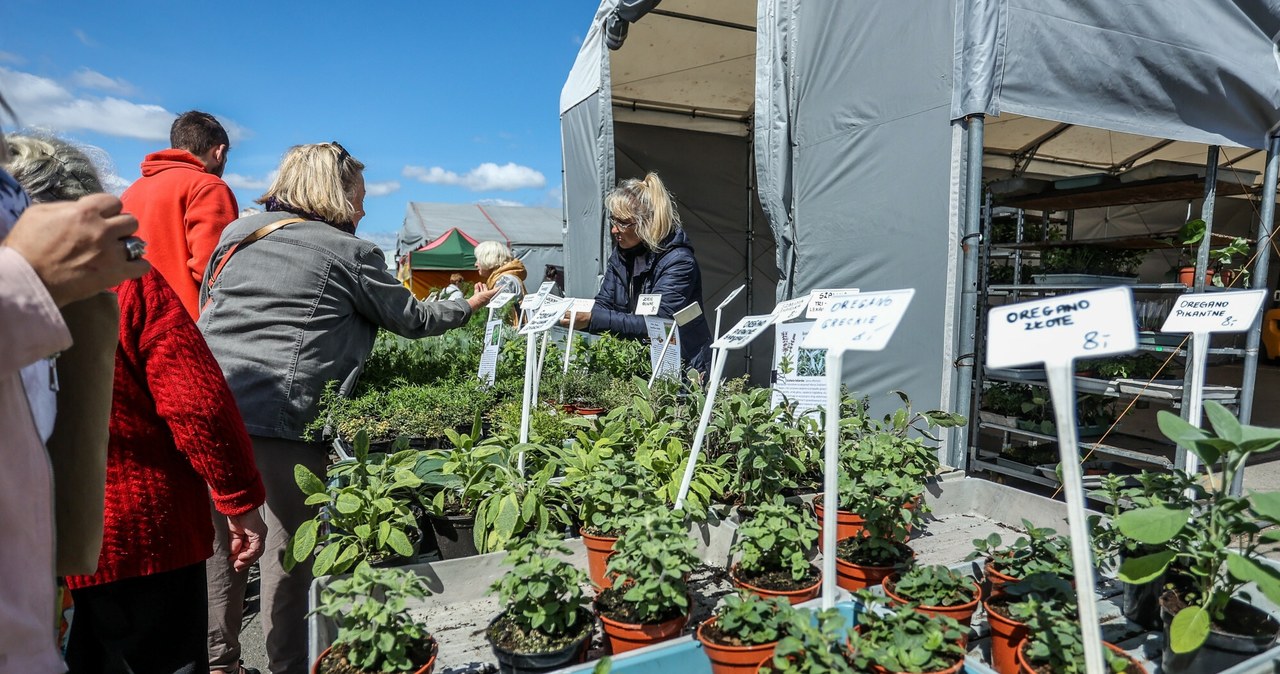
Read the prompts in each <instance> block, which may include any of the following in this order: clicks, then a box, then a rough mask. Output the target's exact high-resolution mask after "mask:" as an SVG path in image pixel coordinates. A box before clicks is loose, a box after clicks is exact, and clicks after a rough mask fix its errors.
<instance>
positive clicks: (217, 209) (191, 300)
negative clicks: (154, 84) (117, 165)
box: [120, 110, 240, 319]
mask: <svg viewBox="0 0 1280 674" xmlns="http://www.w3.org/2000/svg"><path fill="white" fill-rule="evenodd" d="M169 143H170V145H172V147H171V148H169V149H167V150H161V151H160V152H153V153H152V154H149V155H147V158H146V159H144V160H143V162H142V177H141V178H139V179H138V180H137V181H135V182H134V183H133V185H130V186H129V189H127V190H125V191H124V194H123V195H121V196H120V200H121V201H123V202H124V210H125V212H127V213H130V214H132V215H133V216H134V217H136V218H137V219H138V236H139V237H141V238H142V239H143V240H145V241H146V242H147V260H149V261H150V262H151V264H152V266H154V267H155V268H156V269H157V270H159V272H160V275H161V276H163V277H164V280H166V281H168V282H169V285H170V286H171V287H172V288H173V289H174V291H176V292H177V293H178V298H179V299H180V300H182V306H184V307H186V309H187V313H188V314H190V315H191V318H192V319H196V318H199V317H200V306H199V298H200V280H201V278H202V277H203V275H204V267H205V264H206V263H207V262H208V261H209V255H211V254H212V253H213V249H214V247H215V246H217V245H218V238H219V237H221V236H222V230H223V229H224V228H225V227H226V226H227V224H228V223H230V222H231V221H232V220H235V219H236V218H237V217H238V213H239V210H240V209H239V207H238V206H237V205H236V197H235V195H234V194H232V193H231V188H229V187H227V184H226V183H224V182H222V171H223V169H225V168H226V166H227V152H228V151H229V150H230V149H231V141H230V140H229V139H228V137H227V132H226V130H225V129H223V128H222V125H221V124H219V123H218V120H216V119H214V117H213V115H210V114H209V113H207V112H199V111H196V110H192V111H190V112H184V113H182V114H181V115H178V118H177V119H176V120H174V122H173V126H172V127H171V128H170V129H169Z"/></svg>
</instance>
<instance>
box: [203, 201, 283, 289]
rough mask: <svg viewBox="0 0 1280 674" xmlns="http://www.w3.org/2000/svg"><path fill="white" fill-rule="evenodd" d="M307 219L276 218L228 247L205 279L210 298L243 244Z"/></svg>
mask: <svg viewBox="0 0 1280 674" xmlns="http://www.w3.org/2000/svg"><path fill="white" fill-rule="evenodd" d="M306 221H307V219H306V218H285V219H283V220H276V221H275V222H272V223H269V224H266V225H263V226H261V227H259V228H257V229H255V230H253V232H252V233H251V234H249V236H246V237H244V238H243V239H240V240H239V241H237V242H236V243H235V244H234V245H233V246H231V247H230V248H228V249H227V252H225V253H223V254H222V258H221V259H219V260H218V266H216V267H214V268H213V273H212V274H210V275H209V279H208V280H207V281H205V292H206V294H207V295H208V296H209V297H210V298H212V297H213V284H214V282H215V281H217V280H218V275H219V274H221V273H222V268H223V267H225V266H226V265H227V260H230V259H231V256H232V255H234V254H235V252H236V251H237V250H239V249H240V247H241V246H247V245H249V244H251V243H253V242H254V241H257V240H258V239H261V238H262V237H264V236H266V235H268V234H270V233H272V232H274V231H276V230H277V229H280V228H281V227H284V226H285V225H292V224H295V223H298V222H306ZM208 303H209V301H208V300H205V304H208ZM201 310H203V307H201Z"/></svg>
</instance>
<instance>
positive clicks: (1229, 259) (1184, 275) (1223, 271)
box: [1178, 218, 1250, 288]
mask: <svg viewBox="0 0 1280 674" xmlns="http://www.w3.org/2000/svg"><path fill="white" fill-rule="evenodd" d="M1206 229H1207V228H1206V226H1205V222H1204V220H1201V219H1199V218H1197V219H1195V220H1191V221H1189V222H1187V224H1185V225H1183V226H1182V228H1181V229H1179V230H1178V239H1179V240H1180V241H1181V242H1182V245H1183V250H1188V249H1189V250H1195V247H1197V246H1199V244H1200V242H1201V241H1204V236H1205V230H1206ZM1214 236H1216V237H1219V238H1229V239H1230V241H1229V242H1228V243H1227V244H1226V245H1223V246H1218V247H1216V248H1210V249H1209V269H1207V270H1206V271H1205V279H1204V284H1205V285H1206V286H1217V287H1219V288H1221V287H1224V286H1230V285H1233V284H1235V282H1236V279H1240V281H1241V283H1242V284H1248V282H1249V270H1248V268H1247V267H1246V264H1247V262H1248V258H1249V252H1250V243H1249V240H1248V239H1246V238H1244V237H1241V236H1237V237H1222V235H1218V234H1215V235H1214ZM1237 259H1243V260H1244V262H1242V263H1241V264H1240V265H1238V266H1235V267H1232V265H1233V264H1234V263H1235V261H1236V260H1237ZM1178 281H1179V282H1180V283H1182V285H1184V286H1187V287H1188V288H1191V287H1193V286H1195V283H1196V268H1195V265H1194V264H1189V265H1182V266H1181V267H1179V268H1178Z"/></svg>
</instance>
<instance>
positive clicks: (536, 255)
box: [396, 201, 564, 290]
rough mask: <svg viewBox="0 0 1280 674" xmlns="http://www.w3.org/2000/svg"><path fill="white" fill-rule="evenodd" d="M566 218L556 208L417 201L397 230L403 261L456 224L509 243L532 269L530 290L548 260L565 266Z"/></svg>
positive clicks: (466, 230)
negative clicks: (564, 230)
mask: <svg viewBox="0 0 1280 674" xmlns="http://www.w3.org/2000/svg"><path fill="white" fill-rule="evenodd" d="M561 217H562V214H561V212H560V210H559V209H555V208H535V207H531V206H494V205H484V204H441V203H425V202H419V201H411V202H409V205H408V206H407V207H406V208H405V214H404V224H403V225H402V226H401V228H400V231H399V233H397V235H396V260H397V261H398V263H399V264H401V265H403V264H404V263H405V260H406V258H407V256H408V255H409V253H411V252H412V251H414V250H417V249H418V248H421V247H422V246H424V245H426V244H427V243H428V242H430V241H432V240H434V239H436V238H437V237H439V236H440V235H442V234H444V233H446V232H448V231H449V230H450V229H455V228H456V229H458V230H460V231H462V232H464V233H466V234H467V235H468V236H470V237H471V238H473V239H475V240H476V241H478V242H480V241H500V242H502V243H504V244H506V245H507V246H508V247H509V248H511V252H513V253H515V256H516V257H517V258H518V259H519V260H520V261H521V262H523V263H524V266H525V270H526V271H528V273H529V277H528V278H526V279H525V287H526V289H528V290H537V289H538V285H539V284H540V283H542V279H543V275H544V274H545V272H546V267H547V265H555V266H563V265H564V232H563V229H562V220H561Z"/></svg>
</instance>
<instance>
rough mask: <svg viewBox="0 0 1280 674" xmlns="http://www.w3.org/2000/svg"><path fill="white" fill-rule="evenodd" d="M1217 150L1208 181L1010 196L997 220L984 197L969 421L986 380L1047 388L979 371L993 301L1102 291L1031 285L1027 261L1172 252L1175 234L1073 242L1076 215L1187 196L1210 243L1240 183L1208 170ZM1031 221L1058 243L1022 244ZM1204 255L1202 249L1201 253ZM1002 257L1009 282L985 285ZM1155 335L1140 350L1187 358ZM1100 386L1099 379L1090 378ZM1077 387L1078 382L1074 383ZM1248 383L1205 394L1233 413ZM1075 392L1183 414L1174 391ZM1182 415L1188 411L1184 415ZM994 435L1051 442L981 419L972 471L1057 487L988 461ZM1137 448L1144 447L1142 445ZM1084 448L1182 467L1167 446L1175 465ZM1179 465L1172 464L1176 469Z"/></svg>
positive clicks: (1151, 289)
mask: <svg viewBox="0 0 1280 674" xmlns="http://www.w3.org/2000/svg"><path fill="white" fill-rule="evenodd" d="M1216 150H1217V148H1212V149H1211V150H1210V153H1209V158H1208V161H1209V162H1210V163H1211V170H1209V171H1208V172H1207V173H1208V178H1161V179H1156V180H1150V181H1142V182H1138V183H1129V184H1124V185H1108V186H1102V187H1085V188H1079V189H1072V190H1049V191H1046V192H1041V193H1039V194H1036V195H1030V196H1023V197H1014V198H1009V199H1005V200H1004V201H1003V202H1002V203H1001V204H1000V206H1001V207H1002V208H1004V209H1005V212H1004V213H1003V214H1001V215H996V214H995V213H994V209H993V203H992V201H993V197H992V195H991V193H990V192H989V191H988V192H987V194H986V198H985V204H984V208H983V212H982V225H983V231H982V233H983V237H982V244H981V246H980V255H979V261H978V267H979V274H978V316H977V323H976V345H977V348H978V350H979V353H978V355H977V358H976V359H975V360H976V362H975V365H974V388H973V394H972V396H971V409H970V414H971V416H970V418H971V419H974V420H977V419H978V418H979V415H978V411H979V408H980V407H981V401H982V391H983V389H984V383H985V382H987V381H1012V382H1016V383H1023V384H1031V385H1037V384H1039V385H1046V384H1045V383H1044V382H1043V380H1039V381H1037V380H1035V379H1027V378H1021V377H1019V378H1009V377H1005V376H1001V374H1000V373H988V372H986V369H985V367H984V366H983V362H984V354H983V350H984V349H985V343H986V339H985V331H986V325H985V320H986V314H987V310H988V309H989V308H990V306H992V302H991V300H992V299H993V298H1001V299H1003V300H1004V301H1003V302H1000V303H1001V304H1003V303H1007V302H1017V301H1019V300H1021V299H1023V298H1024V297H1025V296H1040V295H1051V294H1058V293H1066V292H1074V291H1081V290H1087V289H1090V288H1096V287H1105V286H1104V285H1086V284H1081V285H1075V284H1033V283H1028V282H1027V281H1029V280H1030V279H1024V278H1022V271H1023V269H1022V266H1023V264H1024V263H1025V262H1027V261H1032V260H1035V259H1038V257H1039V252H1040V251H1043V250H1046V249H1050V248H1053V247H1058V246H1065V245H1079V244H1084V243H1087V244H1092V245H1103V246H1108V247H1114V248H1128V249H1158V248H1171V247H1177V246H1178V245H1180V244H1178V243H1177V241H1176V237H1175V236H1174V233H1173V232H1168V233H1161V234H1148V235H1139V236H1125V237H1105V238H1097V239H1075V238H1074V237H1073V234H1074V232H1073V229H1074V211H1075V210H1076V209H1081V208H1097V207H1103V206H1119V205H1130V204H1140V203H1154V202H1159V201H1175V200H1187V199H1192V198H1200V197H1204V198H1205V211H1204V212H1203V214H1202V217H1203V219H1204V220H1205V221H1206V223H1207V226H1206V239H1209V238H1211V237H1214V236H1215V235H1214V234H1213V233H1212V215H1213V214H1212V208H1213V203H1214V196H1215V195H1216V194H1224V195H1226V194H1239V193H1242V191H1241V188H1242V186H1240V185H1238V184H1233V183H1228V182H1222V181H1218V180H1217V179H1216V171H1215V170H1212V168H1213V166H1216V163H1217V152H1216ZM1031 208H1034V209H1037V210H1040V211H1041V213H1040V215H1038V216H1036V215H1032V214H1029V213H1028V212H1027V210H1028V209H1031ZM1055 213H1065V217H1059V218H1057V219H1056V220H1055V219H1054V214H1055ZM996 217H1010V218H1014V219H1015V223H1014V225H1015V240H1014V241H1012V242H1004V243H999V244H992V243H991V232H992V222H993V219H994V218H996ZM1028 221H1035V222H1040V223H1045V224H1046V228H1045V229H1046V230H1047V226H1048V225H1049V224H1061V225H1065V230H1066V238H1065V239H1064V240H1059V241H1028V240H1024V233H1025V230H1026V225H1027V223H1028ZM1205 250H1206V251H1207V248H1205ZM997 259H1004V260H1007V261H1008V263H1009V264H1010V265H1011V266H1012V267H1013V283H1000V284H992V283H989V280H990V278H989V275H990V270H991V262H992V260H997ZM1206 268H1207V255H1206V254H1201V255H1199V256H1198V257H1197V260H1196V276H1195V278H1197V279H1202V278H1203V277H1204V274H1205V271H1206ZM1132 288H1133V290H1134V292H1135V293H1170V294H1182V293H1186V292H1190V291H1192V289H1191V288H1188V287H1186V286H1184V285H1182V284H1181V283H1139V284H1135V285H1133V286H1132ZM1204 290H1206V291H1212V290H1214V289H1213V288H1212V287H1210V288H1205V289H1204ZM1154 334H1155V333H1143V337H1144V339H1142V340H1140V342H1141V343H1140V346H1139V348H1140V349H1141V350H1146V351H1154V352H1160V353H1164V354H1167V353H1170V352H1174V353H1175V355H1176V356H1181V357H1186V355H1187V352H1186V351H1185V350H1184V349H1182V348H1180V345H1170V344H1167V343H1166V344H1161V343H1158V342H1157V341H1156V340H1155V339H1154V338H1153V337H1152V336H1153V335H1154ZM1209 353H1210V354H1212V355H1229V356H1243V355H1244V350H1243V349H1238V348H1211V349H1209ZM1090 381H1092V382H1097V381H1100V380H1090ZM1077 382H1078V383H1081V379H1079V378H1078V379H1077ZM1251 384H1252V380H1251V379H1250V378H1248V377H1246V378H1245V382H1243V387H1238V388H1237V387H1218V388H1217V390H1215V391H1213V393H1212V394H1210V393H1209V392H1207V391H1206V396H1205V399H1211V400H1217V401H1218V402H1221V403H1223V404H1225V405H1228V406H1230V407H1238V405H1239V401H1240V400H1241V399H1242V397H1245V398H1248V397H1251V396H1252V394H1253V392H1252V390H1251V388H1252V387H1251ZM1078 388H1080V389H1081V390H1080V391H1079V392H1080V393H1095V394H1100V395H1109V396H1112V397H1116V398H1121V399H1131V398H1134V397H1138V398H1141V399H1144V400H1148V401H1151V402H1154V403H1157V404H1162V405H1168V406H1170V407H1172V408H1174V409H1179V410H1181V409H1182V407H1183V406H1182V405H1181V400H1182V395H1181V390H1180V389H1178V390H1177V393H1176V394H1171V393H1170V392H1169V391H1161V392H1160V394H1159V395H1157V394H1155V393H1150V394H1148V393H1145V392H1131V393H1125V392H1121V391H1120V390H1119V387H1118V386H1117V387H1114V388H1111V389H1110V390H1108V387H1107V386H1106V385H1105V383H1104V385H1103V386H1102V387H1101V388H1100V389H1099V388H1098V387H1096V386H1094V387H1085V386H1078ZM1182 413H1183V416H1184V417H1185V416H1186V411H1185V410H1182ZM983 430H986V431H988V432H992V431H994V432H995V433H997V434H998V436H999V437H1000V439H1001V448H1003V447H1005V446H1008V445H1009V443H1010V441H1011V439H1012V438H1015V437H1016V438H1019V439H1021V440H1023V441H1026V442H1028V443H1030V442H1037V441H1038V442H1045V441H1056V439H1057V438H1056V437H1055V436H1050V435H1046V434H1043V433H1036V432H1033V431H1028V430H1024V429H1019V428H1015V427H1012V426H1008V425H1003V424H999V423H990V422H986V421H979V422H977V423H973V424H971V425H970V431H969V443H968V445H969V447H968V450H969V451H968V462H969V468H970V469H971V470H981V471H986V472H991V473H998V474H1002V475H1007V476H1009V477H1013V478H1015V479H1019V480H1023V481H1026V482H1030V483H1034V484H1039V485H1043V486H1047V487H1057V486H1058V482H1057V480H1054V479H1051V478H1048V477H1045V476H1043V475H1040V474H1037V473H1028V472H1027V471H1026V470H1019V469H1016V468H1010V467H1008V466H1005V465H1001V464H1000V463H998V462H997V461H995V460H991V459H990V458H989V457H986V456H983V454H984V452H989V451H990V450H985V449H982V448H980V446H979V445H980V443H979V438H980V436H981V434H982V431H983ZM1117 435H1119V436H1123V434H1116V433H1112V434H1110V435H1109V436H1108V438H1109V439H1110V438H1116V437H1117ZM1154 443H1155V441H1148V444H1154ZM1139 444H1141V443H1139ZM1080 447H1081V449H1083V450H1085V451H1088V452H1091V453H1093V454H1096V455H1101V456H1104V457H1111V458H1114V459H1117V460H1121V461H1123V462H1126V463H1131V464H1133V463H1136V464H1142V465H1145V466H1150V467H1152V468H1162V467H1163V468H1168V467H1171V466H1173V465H1181V464H1182V456H1181V453H1182V452H1183V451H1184V450H1181V449H1176V450H1175V449H1174V448H1173V447H1172V446H1171V445H1168V446H1167V447H1166V451H1165V453H1171V454H1174V460H1173V461H1170V459H1169V458H1168V457H1167V456H1164V455H1162V454H1159V453H1153V452H1151V451H1142V450H1140V449H1132V448H1125V447H1121V446H1118V445H1116V444H1111V443H1110V442H1109V443H1107V444H1102V443H1098V442H1090V441H1087V440H1085V441H1082V442H1080ZM1175 462H1176V464H1175Z"/></svg>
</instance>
